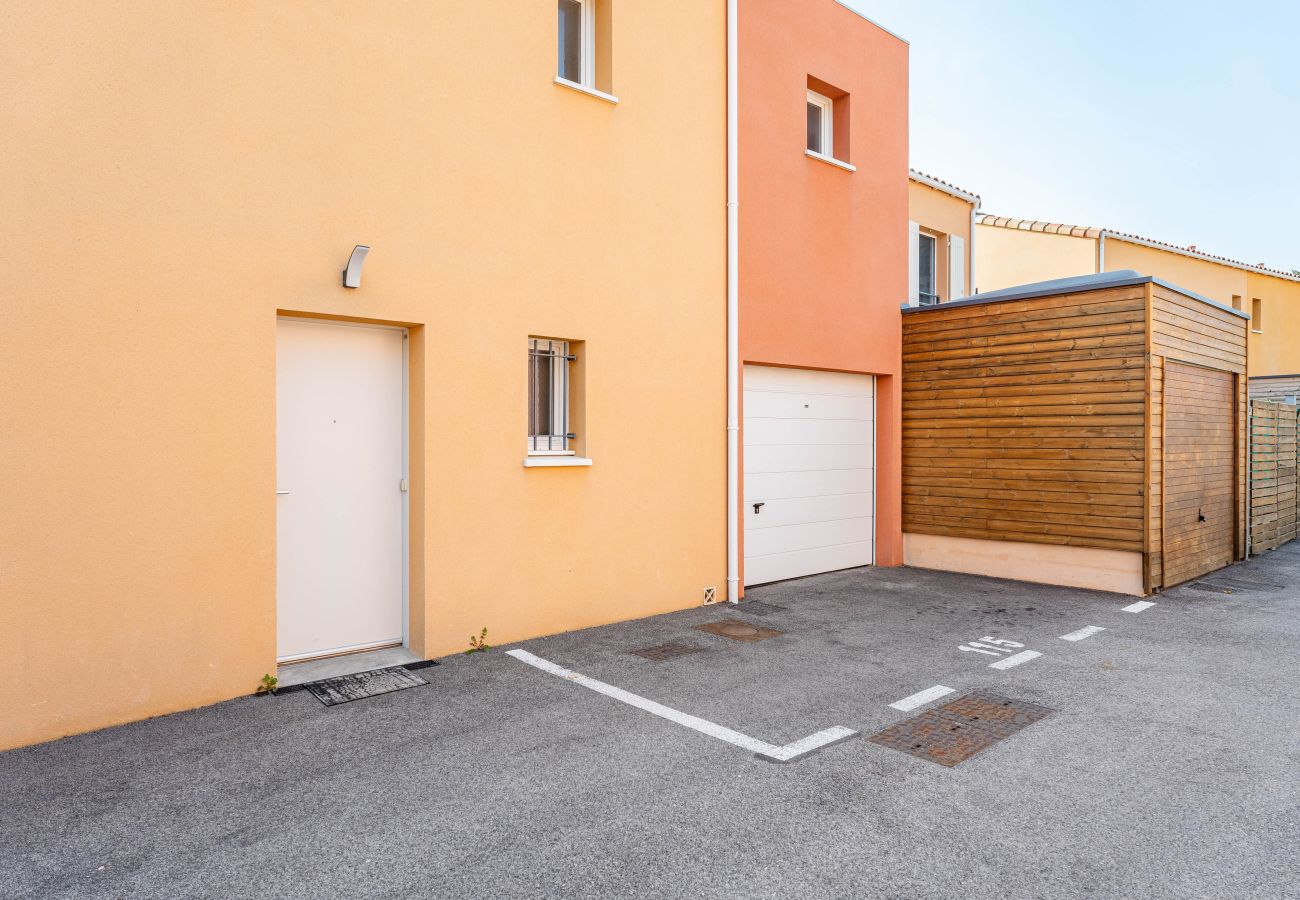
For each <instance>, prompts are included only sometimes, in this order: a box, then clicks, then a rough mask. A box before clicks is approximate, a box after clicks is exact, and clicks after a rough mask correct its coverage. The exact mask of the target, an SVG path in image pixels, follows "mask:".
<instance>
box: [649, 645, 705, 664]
mask: <svg viewBox="0 0 1300 900" xmlns="http://www.w3.org/2000/svg"><path fill="white" fill-rule="evenodd" d="M703 649H704V648H703V647H692V646H691V645H690V644H678V643H674V642H672V641H669V642H668V643H667V644H660V645H659V646H657V647H642V648H641V649H640V650H633V651H631V652H632V655H633V656H640V657H641V658H642V659H650V660H654V661H655V662H663V661H664V660H666V659H676V658H677V657H679V656H690V655H691V654H692V653H699V652H700V651H701V650H703Z"/></svg>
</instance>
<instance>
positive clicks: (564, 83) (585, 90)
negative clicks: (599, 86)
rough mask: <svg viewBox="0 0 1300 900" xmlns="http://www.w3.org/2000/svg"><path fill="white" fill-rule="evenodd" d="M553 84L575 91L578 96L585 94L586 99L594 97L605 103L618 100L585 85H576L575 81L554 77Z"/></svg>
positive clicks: (611, 95)
mask: <svg viewBox="0 0 1300 900" xmlns="http://www.w3.org/2000/svg"><path fill="white" fill-rule="evenodd" d="M555 83H556V84H558V85H559V86H560V87H566V88H568V89H569V90H571V91H577V92H578V93H579V94H586V95H587V96H588V97H595V98H596V99H597V100H604V101H605V102H606V103H617V102H618V98H617V97H615V96H614V95H613V94H606V93H605V92H604V91H598V90H596V89H595V88H589V87H587V86H586V85H585V84H578V82H576V81H570V80H569V79H567V78H561V77H560V76H559V75H556V76H555Z"/></svg>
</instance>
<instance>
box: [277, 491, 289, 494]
mask: <svg viewBox="0 0 1300 900" xmlns="http://www.w3.org/2000/svg"><path fill="white" fill-rule="evenodd" d="M276 493H277V494H287V493H289V492H288V491H276Z"/></svg>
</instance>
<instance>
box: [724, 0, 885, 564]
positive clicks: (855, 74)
mask: <svg viewBox="0 0 1300 900" xmlns="http://www.w3.org/2000/svg"><path fill="white" fill-rule="evenodd" d="M739 38H740V350H741V357H742V359H743V360H744V361H745V362H748V363H762V364H768V365H780V366H798V367H805V368H813V369H830V370H837V371H844V372H859V373H864V374H872V375H876V376H877V433H876V441H877V473H876V484H877V508H876V515H877V517H876V559H877V562H878V563H879V564H881V565H898V564H901V562H902V549H903V548H902V528H901V515H900V513H901V487H900V457H901V451H900V434H899V431H900V400H899V388H898V380H899V374H900V367H901V327H902V326H901V317H900V313H899V306H900V304H902V303H904V302H905V301H906V299H907V220H908V219H907V216H908V195H907V185H908V169H907V89H908V87H907V86H908V75H907V66H908V48H907V44H906V43H904V42H903V41H901V40H899V39H898V38H896V37H894V36H893V35H891V34H889V33H888V32H886V31H884V30H883V29H880V28H878V27H877V26H875V25H874V24H872V23H871V22H869V21H867V20H866V19H864V18H862V17H861V16H859V15H857V14H856V13H854V12H852V11H851V10H849V9H847V8H845V7H844V6H842V5H840V4H839V3H836V2H834V0H809V2H801V3H790V2H788V0H746V2H745V3H743V4H741V11H740V17H739ZM809 77H812V78H814V79H818V80H820V81H821V82H825V83H827V84H829V85H833V86H834V87H836V88H838V89H840V90H842V91H846V92H848V95H849V97H848V99H849V119H850V125H849V130H850V133H849V142H848V146H849V148H850V153H849V158H848V159H847V160H845V161H846V162H848V163H851V164H852V165H853V166H855V167H856V168H857V171H854V172H850V171H847V170H845V169H842V168H839V167H836V166H834V165H831V164H829V163H826V162H823V161H820V160H817V159H813V158H810V157H808V156H807V155H805V153H804V150H805V140H806V96H807V94H806V91H807V88H808V79H809ZM838 128H839V126H838V124H837V129H838ZM836 144H837V145H842V141H841V140H840V136H839V132H838V130H837V140H836Z"/></svg>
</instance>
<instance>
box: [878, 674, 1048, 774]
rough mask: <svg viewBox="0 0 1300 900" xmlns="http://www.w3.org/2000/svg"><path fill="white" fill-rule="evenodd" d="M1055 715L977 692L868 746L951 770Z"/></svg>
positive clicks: (902, 724)
mask: <svg viewBox="0 0 1300 900" xmlns="http://www.w3.org/2000/svg"><path fill="white" fill-rule="evenodd" d="M1051 712H1052V710H1050V709H1048V708H1047V707H1046V706H1039V705H1038V704H1037V703H1029V702H1028V701H1025V700H1012V699H1009V698H1007V697H1002V696H999V695H998V694H991V693H988V692H986V691H975V692H973V693H970V694H966V695H965V696H962V697H958V698H957V699H956V700H953V701H951V702H949V703H945V704H944V705H943V706H940V707H938V708H936V709H930V710H926V711H925V712H923V713H921V714H920V715H919V716H913V717H912V718H910V719H904V720H903V721H902V722H898V723H896V724H894V725H891V726H889V727H888V728H886V729H885V730H884V731H882V732H880V733H878V734H873V735H872V736H871V737H869V738H867V740H869V741H871V743H873V744H879V745H880V746H882V747H888V748H890V749H891V750H901V751H902V752H904V753H910V754H911V755H912V756H919V757H920V758H921V759H928V760H929V761H930V762H935V763H938V764H939V765H941V766H949V767H951V766H955V765H957V764H958V763H960V762H963V761H965V760H968V759H970V758H971V757H972V756H974V755H975V754H976V753H979V752H981V751H983V750H987V749H988V748H989V747H991V746H993V745H994V744H996V743H997V742H998V741H1000V740H1002V739H1003V738H1007V737H1010V736H1011V735H1013V734H1015V733H1016V732H1017V731H1019V730H1020V729H1022V728H1024V727H1026V726H1028V725H1032V724H1034V723H1035V722H1037V721H1039V720H1040V719H1042V718H1044V717H1046V716H1047V715H1049V714H1050V713H1051Z"/></svg>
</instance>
